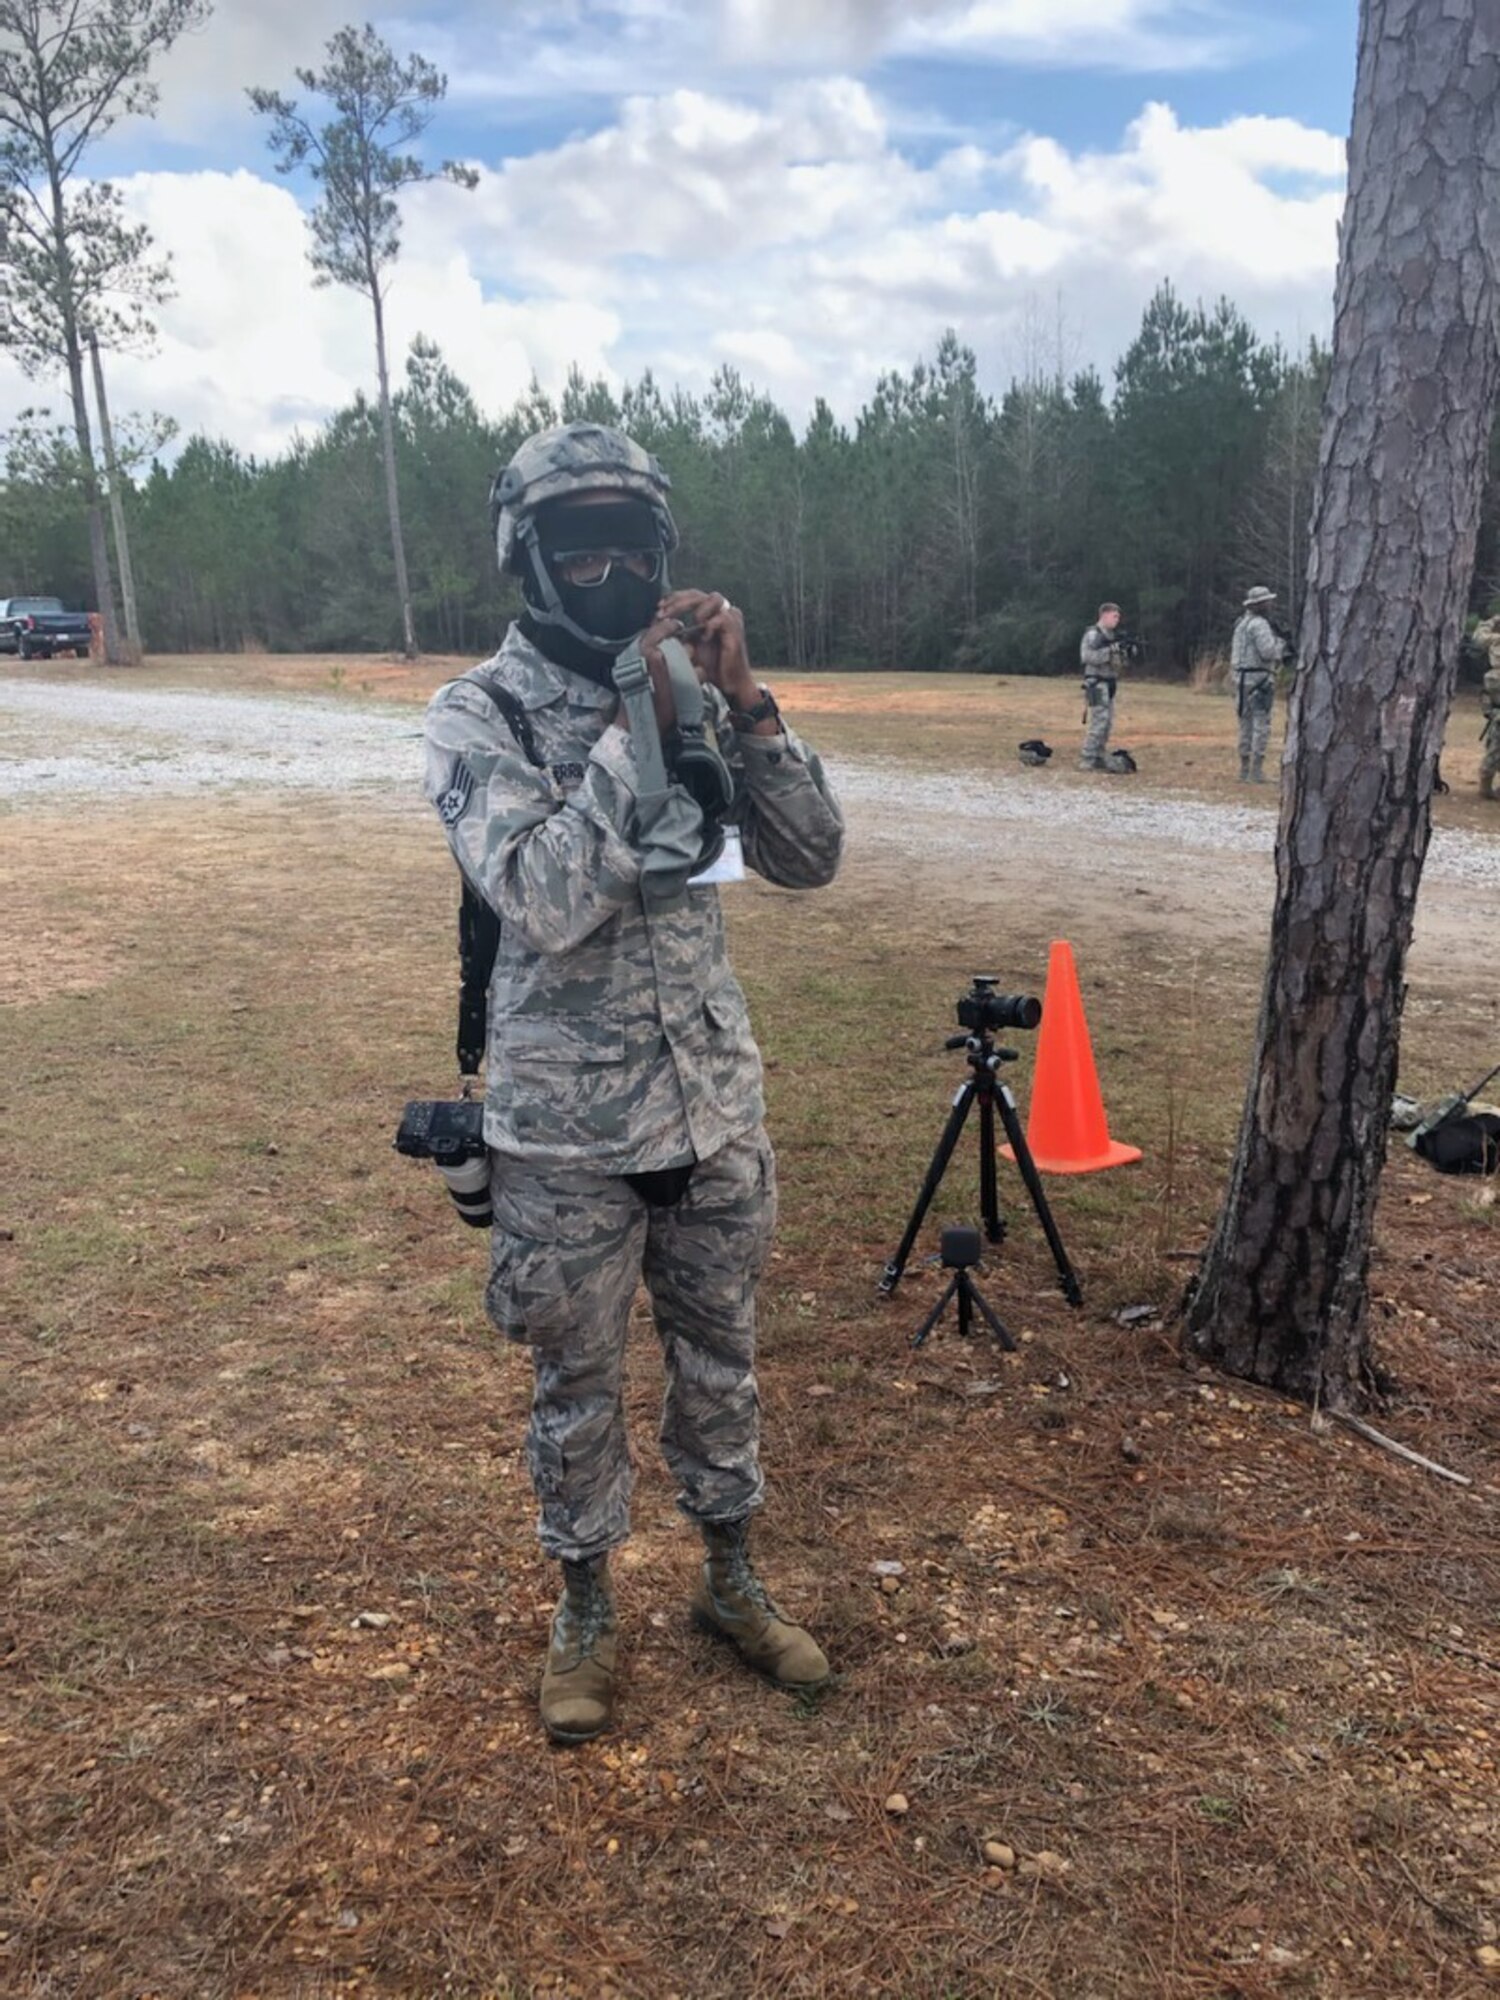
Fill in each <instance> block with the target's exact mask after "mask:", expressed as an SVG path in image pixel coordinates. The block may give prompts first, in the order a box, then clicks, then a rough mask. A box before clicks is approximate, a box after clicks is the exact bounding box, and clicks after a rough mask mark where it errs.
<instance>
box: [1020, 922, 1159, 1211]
mask: <svg viewBox="0 0 1500 2000" xmlns="http://www.w3.org/2000/svg"><path fill="white" fill-rule="evenodd" d="M1026 1143H1027V1145H1028V1146H1029V1147H1030V1148H1031V1152H1032V1157H1033V1158H1034V1159H1035V1161H1036V1163H1037V1165H1038V1166H1039V1167H1040V1168H1041V1169H1042V1171H1043V1172H1044V1173H1049V1174H1092V1173H1097V1172H1098V1171H1099V1169H1100V1168H1101V1167H1123V1166H1125V1165H1127V1164H1128V1163H1129V1162H1130V1161H1131V1160H1138V1159H1139V1158H1140V1157H1141V1149H1140V1147H1139V1146H1122V1145H1120V1144H1119V1143H1118V1142H1117V1141H1115V1140H1113V1139H1111V1138H1110V1136H1109V1125H1108V1123H1107V1121H1106V1119H1105V1116H1104V1099H1103V1097H1102V1096H1101V1095H1100V1092H1099V1077H1098V1073H1097V1072H1096V1070H1095V1068H1094V1051H1093V1047H1092V1045H1091V1044H1090V1042H1089V1028H1088V1022H1087V1021H1086V1020H1085V1019H1084V1018H1083V995H1082V994H1081V993H1080V992H1079V990H1078V972H1077V968H1076V967H1075V966H1074V964H1073V947H1072V946H1071V945H1070V944H1067V943H1065V942H1064V941H1063V940H1062V939H1061V938H1058V939H1055V940H1054V941H1053V945H1052V955H1051V957H1050V958H1049V960H1048V962H1047V993H1046V998H1045V999H1044V1001H1043V1002H1042V1026H1041V1032H1040V1033H1039V1034H1038V1036H1037V1047H1036V1077H1035V1080H1034V1081H1033V1083H1032V1087H1031V1115H1030V1116H1029V1118H1028V1119H1027V1121H1026Z"/></svg>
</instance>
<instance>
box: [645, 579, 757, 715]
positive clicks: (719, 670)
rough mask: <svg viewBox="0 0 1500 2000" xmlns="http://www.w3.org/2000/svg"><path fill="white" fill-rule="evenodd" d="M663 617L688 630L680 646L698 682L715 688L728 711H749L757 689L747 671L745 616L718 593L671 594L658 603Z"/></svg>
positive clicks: (753, 676)
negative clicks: (679, 621)
mask: <svg viewBox="0 0 1500 2000" xmlns="http://www.w3.org/2000/svg"><path fill="white" fill-rule="evenodd" d="M661 610H662V612H663V613H664V614H665V615H668V616H671V617H674V618H680V619H682V620H683V621H684V623H685V624H686V625H687V626H688V628H689V629H688V631H687V633H686V635H685V638H684V643H685V645H686V646H687V648H688V651H689V652H690V653H691V654H692V656H693V665H694V667H696V668H697V671H698V678H699V679H700V680H704V681H708V682H709V683H710V685H712V686H713V687H716V688H717V689H718V690H719V692H720V694H722V695H723V696H724V698H725V700H726V701H727V702H728V703H729V705H730V707H731V708H753V707H754V706H755V704H756V702H757V701H759V699H760V689H759V687H758V686H757V685H756V680H755V675H754V674H753V673H752V672H751V670H750V653H749V649H748V647H747V646H746V643H745V614H744V613H743V612H742V611H741V610H740V609H739V607H738V606H737V605H734V604H731V603H730V601H729V599H728V598H727V597H726V596H725V595H724V594H723V592H722V591H718V590H674V591H673V592H672V593H671V595H670V596H668V597H664V598H663V599H662V601H661Z"/></svg>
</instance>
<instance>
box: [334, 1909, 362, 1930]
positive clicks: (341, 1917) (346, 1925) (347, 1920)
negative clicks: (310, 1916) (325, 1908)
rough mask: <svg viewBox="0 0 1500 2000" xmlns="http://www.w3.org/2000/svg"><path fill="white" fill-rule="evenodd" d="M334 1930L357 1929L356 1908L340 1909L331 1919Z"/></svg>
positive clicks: (357, 1913)
mask: <svg viewBox="0 0 1500 2000" xmlns="http://www.w3.org/2000/svg"><path fill="white" fill-rule="evenodd" d="M333 1927H334V1929H335V1930H336V1931H357V1930H358V1929H359V1912H358V1910H340V1911H339V1913H338V1915H337V1916H336V1917H335V1918H334V1920H333Z"/></svg>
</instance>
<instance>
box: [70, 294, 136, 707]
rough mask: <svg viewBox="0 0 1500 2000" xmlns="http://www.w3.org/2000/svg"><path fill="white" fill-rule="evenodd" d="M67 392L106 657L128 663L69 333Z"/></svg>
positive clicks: (78, 359)
mask: <svg viewBox="0 0 1500 2000" xmlns="http://www.w3.org/2000/svg"><path fill="white" fill-rule="evenodd" d="M68 392H69V395H70V396H71V398H72V403H73V432H74V436H75V437H76V438H77V440H78V461H79V465H80V468H81V470H82V475H83V499H84V505H85V507H86V508H87V510H88V523H89V559H90V561H91V563H92V565H93V571H94V597H95V601H96V602H97V604H98V607H99V620H100V623H101V625H102V626H103V628H104V658H105V661H106V663H107V664H108V665H109V666H111V667H123V666H125V665H126V664H127V660H126V653H125V647H124V645H123V643H122V641H121V639H120V622H119V620H118V619H117V618H116V616H115V582H114V577H113V576H112V575H111V573H110V567H109V543H108V541H107V540H106V539H105V534H104V506H103V502H102V500H101V497H100V493H99V472H98V468H97V466H96V465H95V463H94V443H93V439H92V437H91V436H90V433H89V412H88V404H87V403H86V402H85V400H84V393H83V356H82V354H81V353H80V352H79V348H78V342H77V339H76V338H75V337H74V336H72V335H71V334H70V335H69V337H68Z"/></svg>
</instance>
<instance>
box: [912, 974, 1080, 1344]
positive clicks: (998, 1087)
mask: <svg viewBox="0 0 1500 2000" xmlns="http://www.w3.org/2000/svg"><path fill="white" fill-rule="evenodd" d="M1032 1004H1033V1005H1035V1003H1034V1002H1033V1003H1032ZM1023 1025H1025V1026H1031V1025H1034V1024H1033V1023H1031V1022H1026V1023H1023ZM943 1047H944V1048H945V1049H963V1050H965V1051H966V1054H965V1061H966V1062H967V1063H968V1065H969V1068H970V1069H971V1070H972V1072H973V1074H972V1076H970V1077H969V1079H968V1080H967V1082H965V1083H964V1084H962V1085H961V1086H960V1088H959V1092H958V1095H957V1096H956V1097H955V1098H954V1100H953V1109H952V1110H951V1111H950V1112H949V1114H948V1122H947V1124H946V1125H945V1126H944V1127H943V1136H942V1137H941V1138H940V1139H939V1140H938V1143H937V1150H936V1151H935V1152H934V1154H933V1156H932V1162H931V1164H930V1165H929V1167H928V1169H927V1178H926V1179H925V1180H924V1181H923V1183H922V1191H921V1193H920V1194H919V1195H918V1196H917V1205H916V1207H915V1208H914V1209H913V1210H912V1212H911V1219H910V1221H909V1222H908V1223H907V1225H906V1234H905V1235H904V1236H903V1237H902V1238H901V1241H900V1243H899V1244H897V1246H896V1254H895V1256H894V1257H892V1259H891V1261H890V1262H889V1264H887V1265H886V1267H885V1270H884V1271H883V1272H882V1273H881V1277H880V1283H879V1284H878V1285H877V1286H876V1290H877V1291H878V1292H881V1293H882V1294H884V1295H885V1296H886V1297H889V1296H890V1294H891V1293H892V1292H893V1291H895V1289H896V1287H897V1285H898V1284H900V1282H901V1274H902V1273H903V1272H904V1271H905V1269H906V1260H907V1258H908V1257H909V1256H910V1255H911V1246H912V1245H913V1243H915V1242H916V1240H917V1231H918V1230H919V1229H920V1228H921V1227H922V1219H923V1217H924V1216H925V1215H926V1213H927V1210H928V1208H929V1207H930V1206H931V1203H932V1197H933V1196H934V1195H935V1194H936V1193H937V1191H938V1183H939V1182H940V1181H941V1180H942V1178H943V1174H944V1172H945V1171H946V1169H947V1165H948V1162H949V1160H951V1159H952V1157H953V1149H954V1147H955V1146H956V1145H957V1144H958V1136H959V1134H960V1133H961V1132H962V1131H963V1129H964V1120H965V1119H966V1118H967V1117H968V1115H969V1112H970V1109H971V1108H972V1106H973V1104H974V1102H975V1100H976V1099H977V1100H978V1102H979V1213H980V1219H981V1221H982V1222H983V1224H984V1233H985V1235H986V1237H987V1238H988V1239H989V1241H990V1242H991V1243H1003V1242H1004V1241H1005V1221H1004V1218H1003V1217H1002V1216H1001V1213H1000V1191H999V1187H998V1185H997V1180H996V1173H995V1113H996V1111H997V1110H998V1111H999V1114H1000V1122H1001V1124H1002V1125H1003V1126H1004V1127H1005V1136H1006V1138H1007V1139H1008V1140H1009V1141H1010V1147H1011V1151H1012V1152H1013V1153H1014V1154H1015V1158H1016V1165H1017V1166H1018V1167H1019V1168H1020V1170H1021V1179H1022V1180H1023V1181H1024V1182H1025V1185H1026V1192H1027V1193H1028V1194H1029V1195H1030V1196H1031V1205H1032V1207H1033V1208H1034V1209H1035V1210H1036V1218H1037V1221H1038V1222H1040V1224H1041V1225H1042V1234H1043V1235H1044V1236H1045V1237H1046V1239H1047V1246H1048V1248H1049V1249H1050V1250H1051V1252H1052V1261H1053V1262H1054V1263H1055V1264H1056V1266H1057V1275H1058V1279H1059V1281H1060V1283H1061V1285H1062V1294H1063V1297H1064V1298H1065V1299H1066V1300H1067V1302H1068V1304H1069V1305H1070V1306H1080V1305H1082V1304H1083V1287H1082V1286H1081V1285H1080V1284H1079V1282H1078V1273H1077V1272H1076V1271H1075V1270H1074V1269H1073V1266H1072V1264H1071V1263H1070V1262H1069V1261H1068V1253H1067V1251H1066V1250H1065V1249H1064V1248H1063V1240H1062V1237H1061V1236H1060V1235H1059V1234H1058V1229H1057V1224H1056V1222H1054V1221H1053V1219H1052V1211H1051V1209H1050V1208H1049V1207H1048V1206H1047V1197H1046V1194H1045V1193H1044V1192H1043V1189H1042V1183H1041V1177H1040V1175H1039V1174H1038V1173H1037V1170H1036V1162H1035V1160H1033V1159H1032V1157H1031V1148H1030V1147H1029V1146H1028V1145H1027V1143H1026V1134H1025V1133H1024V1132H1023V1131H1022V1130H1021V1120H1020V1117H1019V1116H1018V1114H1017V1111H1016V1100H1015V1098H1014V1096H1013V1095H1012V1094H1011V1090H1010V1087H1009V1085H1008V1084H1004V1083H1002V1082H1001V1081H1000V1077H999V1070H1000V1066H1001V1064H1002V1063H1008V1062H1015V1061H1016V1060H1017V1054H1016V1051H1015V1050H1014V1049H997V1048H996V1047H995V1041H994V1036H993V1034H992V1033H991V1031H990V1029H989V1028H988V1027H987V1026H985V1025H980V1026H978V1027H976V1028H975V1029H974V1030H973V1032H972V1033H970V1034H967V1035H950V1036H949V1037H948V1039H947V1041H946V1042H944V1044H943ZM944 1233H945V1235H946V1234H947V1232H946V1231H945V1232H944ZM974 1233H975V1234H976V1235H977V1233H978V1232H977V1231H976V1232H974ZM943 1261H944V1263H945V1264H947V1263H948V1262H949V1259H948V1257H947V1256H946V1255H945V1256H944V1259H943ZM954 1262H955V1264H957V1260H956V1259H955V1260H954ZM974 1262H977V1258H970V1259H968V1260H967V1262H966V1263H964V1264H958V1265H957V1275H956V1276H955V1278H954V1279H953V1280H952V1282H951V1283H950V1284H949V1286H948V1289H947V1291H945V1292H944V1294H943V1297H942V1299H941V1300H940V1301H939V1304H938V1308H937V1312H934V1313H933V1314H932V1315H931V1318H930V1322H929V1324H928V1325H926V1326H924V1328H923V1330H922V1338H923V1339H924V1340H925V1339H926V1337H927V1334H928V1333H929V1332H930V1331H931V1326H932V1324H935V1323H936V1320H937V1316H938V1313H939V1312H941V1311H942V1309H943V1307H944V1306H945V1305H946V1304H947V1303H948V1300H949V1298H950V1297H953V1296H958V1297H959V1300H960V1313H962V1311H963V1300H964V1295H965V1294H968V1295H970V1296H972V1297H973V1298H974V1299H978V1294H977V1293H976V1292H974V1289H973V1283H972V1280H970V1281H969V1282H968V1283H967V1284H966V1283H965V1282H964V1280H965V1279H966V1277H967V1270H968V1264H970V1263H974ZM978 1302H979V1304H980V1305H981V1307H982V1308H983V1310H984V1313H985V1316H986V1318H988V1319H989V1320H990V1321H991V1323H992V1324H994V1323H995V1322H994V1315H993V1314H992V1313H990V1312H989V1309H988V1307H985V1306H984V1304H983V1301H982V1300H979V1301H978ZM960 1330H961V1331H962V1330H964V1329H963V1327H962V1322H961V1323H960Z"/></svg>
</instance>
